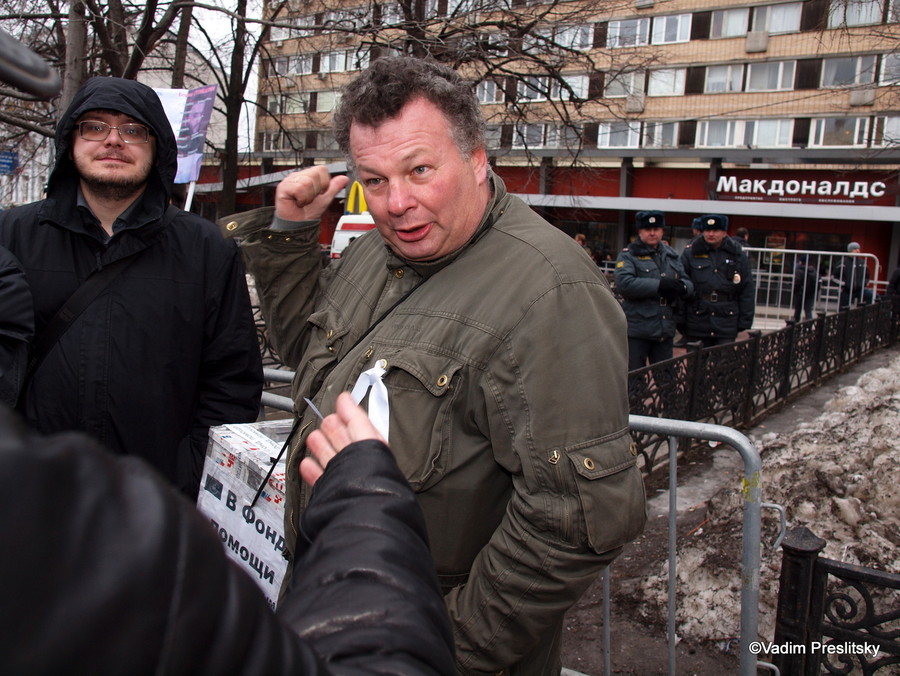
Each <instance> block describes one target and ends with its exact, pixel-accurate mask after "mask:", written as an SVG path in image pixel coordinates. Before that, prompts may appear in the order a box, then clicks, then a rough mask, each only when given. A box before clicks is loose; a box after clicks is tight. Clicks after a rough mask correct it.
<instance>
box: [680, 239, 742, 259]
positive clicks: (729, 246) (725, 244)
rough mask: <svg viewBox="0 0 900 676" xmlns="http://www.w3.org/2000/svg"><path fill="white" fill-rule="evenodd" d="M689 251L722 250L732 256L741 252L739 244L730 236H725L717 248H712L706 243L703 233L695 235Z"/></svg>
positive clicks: (703, 252)
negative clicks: (695, 237)
mask: <svg viewBox="0 0 900 676" xmlns="http://www.w3.org/2000/svg"><path fill="white" fill-rule="evenodd" d="M691 251H692V252H693V253H694V254H708V253H710V252H711V251H724V252H725V253H729V254H731V255H732V256H739V255H740V254H741V248H740V245H739V244H737V243H736V242H735V241H734V240H733V239H732V238H731V237H725V239H723V240H722V244H721V245H720V246H719V248H718V249H713V248H712V247H711V246H710V245H709V244H707V243H706V240H705V239H703V235H700V236H699V237H697V239H695V240H694V242H693V243H692V244H691Z"/></svg>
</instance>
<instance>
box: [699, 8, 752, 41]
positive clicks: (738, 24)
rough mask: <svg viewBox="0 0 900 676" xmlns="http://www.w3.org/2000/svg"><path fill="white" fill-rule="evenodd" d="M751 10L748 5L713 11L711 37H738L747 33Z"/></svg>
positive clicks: (710, 28)
mask: <svg viewBox="0 0 900 676" xmlns="http://www.w3.org/2000/svg"><path fill="white" fill-rule="evenodd" d="M748 17H749V10H748V9H747V8H746V7H742V8H739V9H720V10H717V11H715V12H713V13H712V22H711V24H710V27H709V37H711V38H736V37H740V36H741V35H746V34H747V19H748Z"/></svg>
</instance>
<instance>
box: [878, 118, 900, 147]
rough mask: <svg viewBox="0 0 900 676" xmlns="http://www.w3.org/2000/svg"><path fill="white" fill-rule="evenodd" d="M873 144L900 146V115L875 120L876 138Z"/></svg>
mask: <svg viewBox="0 0 900 676" xmlns="http://www.w3.org/2000/svg"><path fill="white" fill-rule="evenodd" d="M872 145H877V146H900V117H897V116H889V117H879V118H878V119H877V120H875V138H874V140H873V141H872Z"/></svg>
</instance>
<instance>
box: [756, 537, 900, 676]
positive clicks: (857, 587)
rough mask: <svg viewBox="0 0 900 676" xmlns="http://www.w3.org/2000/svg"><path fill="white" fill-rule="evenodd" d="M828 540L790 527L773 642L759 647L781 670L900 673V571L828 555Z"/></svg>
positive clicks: (870, 675) (791, 673)
mask: <svg viewBox="0 0 900 676" xmlns="http://www.w3.org/2000/svg"><path fill="white" fill-rule="evenodd" d="M825 545H826V542H825V540H822V539H821V538H819V537H817V536H816V535H815V534H814V533H812V532H811V531H810V530H809V529H807V528H805V527H800V528H796V529H791V530H789V531H788V534H787V536H786V537H785V538H784V541H783V542H782V545H781V546H782V551H783V556H782V564H781V577H780V580H779V592H778V611H777V614H776V619H775V640H774V641H773V643H772V644H771V645H769V646H766V645H762V644H760V646H759V647H760V649H761V650H762V651H764V652H767V653H771V654H772V662H773V663H774V664H775V665H776V666H777V667H778V669H779V672H780V673H781V674H782V676H814V675H815V674H861V675H862V676H876V675H878V676H881V675H882V674H883V675H884V676H888V674H897V673H900V627H898V622H900V605H898V600H900V575H897V574H895V573H888V572H884V571H880V570H875V569H872V568H863V567H860V566H855V565H850V564H847V563H842V562H840V561H834V560H832V559H827V558H825V557H822V556H820V555H819V554H820V552H821V551H822V550H823V549H824V548H825ZM755 652H760V650H757V651H755Z"/></svg>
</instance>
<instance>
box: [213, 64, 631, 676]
mask: <svg viewBox="0 0 900 676" xmlns="http://www.w3.org/2000/svg"><path fill="white" fill-rule="evenodd" d="M373 85H374V86H373ZM395 86H396V87H395ZM392 92H393V93H396V92H402V95H401V96H400V97H395V96H393V95H392ZM460 102H462V104H461V103H460ZM461 108H462V109H463V110H462V112H460V109H461ZM478 115H479V113H478V104H477V101H476V99H475V98H474V95H473V93H472V88H471V86H470V85H469V84H468V83H465V82H464V81H462V80H461V79H460V78H459V77H458V75H456V73H455V72H454V71H452V70H449V69H447V68H444V67H442V66H437V65H435V64H430V63H427V62H423V61H419V60H415V59H408V58H400V57H398V58H389V59H381V60H378V61H376V62H374V63H373V64H372V66H370V68H369V69H368V70H367V71H366V72H364V73H363V74H362V75H361V76H360V77H359V78H358V79H357V81H355V82H354V83H353V84H351V86H350V87H349V89H345V92H344V95H343V99H342V108H341V110H340V111H339V112H338V113H337V116H336V123H335V124H336V129H337V138H338V142H339V143H340V144H341V146H342V147H343V148H344V149H345V150H346V151H349V156H350V159H351V162H352V165H353V167H354V168H355V171H356V173H357V174H358V175H359V178H360V181H361V182H362V184H363V186H364V189H365V196H366V202H367V204H368V207H369V211H370V213H371V214H372V216H373V218H374V220H375V224H376V230H374V231H371V232H370V233H368V234H366V235H364V236H362V237H359V238H357V239H356V240H355V241H354V242H353V243H352V244H351V245H350V247H348V248H347V249H346V250H345V251H344V254H343V256H342V258H341V259H340V261H339V262H337V264H334V263H333V264H332V265H331V266H330V267H329V268H327V269H326V270H325V271H324V272H320V270H321V267H320V254H319V244H318V239H319V228H318V222H317V221H316V218H317V217H318V216H320V215H321V213H322V212H323V210H324V208H325V206H326V205H327V204H328V202H329V201H330V200H331V199H332V198H333V197H334V195H335V194H336V193H337V192H338V191H339V190H341V189H342V188H343V187H344V186H345V185H346V183H347V178H346V177H333V178H330V177H329V176H328V173H327V171H326V170H325V168H324V167H315V168H311V169H306V170H304V171H301V172H296V173H294V174H292V175H291V176H289V177H288V178H286V179H285V180H284V181H283V182H282V183H281V184H280V185H279V187H278V189H277V192H276V207H275V218H274V220H273V221H272V222H271V224H269V223H268V222H265V223H264V225H270V227H262V226H261V225H260V222H259V221H260V215H259V214H255V215H253V214H251V215H250V216H248V217H246V218H244V219H238V221H240V220H243V221H245V222H244V223H243V224H237V225H235V224H232V225H231V229H232V230H234V232H235V233H236V234H240V235H242V236H243V237H244V238H245V240H244V245H243V248H244V251H245V253H246V257H247V259H248V264H249V266H250V269H251V272H252V273H253V274H254V276H255V277H256V282H257V288H258V290H259V292H260V296H261V298H262V305H263V313H264V315H265V317H266V320H267V322H268V327H269V330H270V332H271V336H272V339H273V342H274V344H275V347H276V349H277V351H278V353H279V354H280V356H281V357H282V359H283V361H284V362H285V364H287V365H288V366H290V367H292V368H294V369H296V371H297V374H296V377H295V380H294V385H293V387H294V401H295V407H296V413H297V415H298V417H299V418H300V420H301V427H300V430H301V433H300V434H298V439H297V442H296V443H295V444H294V447H293V449H292V451H291V454H290V457H289V459H288V464H287V466H288V504H287V518H286V522H287V523H288V524H290V523H294V519H293V517H292V514H293V513H294V512H295V511H296V510H298V509H302V506H303V504H304V501H305V500H306V499H307V497H306V496H303V495H301V493H300V491H301V483H302V482H301V481H300V480H299V476H298V470H297V464H298V462H299V460H300V458H302V457H303V455H305V454H306V450H305V444H304V440H305V438H306V436H307V435H308V433H309V431H311V430H312V429H313V428H314V427H315V426H316V425H317V424H318V417H317V415H316V413H315V412H314V411H313V410H312V407H310V406H307V404H306V403H305V401H304V400H305V399H306V398H308V399H309V400H310V401H312V403H313V404H314V406H315V407H316V408H318V409H319V410H320V411H321V412H322V413H323V414H325V415H327V414H329V413H331V412H333V411H334V405H335V399H336V397H337V395H338V393H340V392H342V391H345V390H354V394H355V395H356V397H357V398H364V401H363V403H364V404H366V405H367V407H368V411H369V415H370V417H371V418H372V419H373V422H375V423H376V427H379V429H380V430H381V432H382V434H383V435H384V436H385V437H386V438H388V440H389V442H390V444H391V448H392V449H393V451H394V454H395V455H396V457H397V461H398V463H399V465H400V468H401V469H402V470H403V472H404V474H405V476H406V477H407V479H408V480H409V482H410V484H411V485H412V487H413V489H414V490H415V492H416V494H417V496H418V499H419V502H420V504H421V506H422V508H423V511H424V513H425V518H426V523H427V527H428V535H429V539H430V546H431V550H432V553H433V555H434V558H435V561H436V566H437V572H438V575H439V578H440V580H441V583H442V585H443V587H444V590H445V593H446V602H447V606H448V609H449V611H450V615H451V619H452V622H453V625H454V634H455V644H456V659H457V670H458V672H459V673H461V674H480V673H498V672H500V671H503V673H504V674H534V675H543V674H554V673H555V674H558V673H559V672H560V662H559V640H560V632H561V626H562V619H563V615H564V613H565V612H566V610H567V609H568V608H569V607H570V606H571V605H572V604H573V603H574V602H575V601H576V600H577V599H578V598H579V596H580V595H581V594H582V593H583V592H584V591H585V589H586V588H587V587H588V586H589V585H590V584H591V582H593V580H594V579H595V578H596V576H597V574H598V573H599V572H600V570H601V569H602V568H603V567H604V566H606V565H607V564H609V562H610V561H612V560H613V559H614V558H615V557H616V556H617V555H618V554H619V553H620V551H621V548H622V547H623V545H625V544H626V543H627V542H629V541H630V540H632V539H633V538H635V537H636V536H637V535H638V534H639V533H640V532H641V530H642V528H643V525H644V521H645V497H644V492H643V483H642V480H641V477H640V473H639V470H638V469H637V468H636V465H635V452H634V450H633V446H632V444H631V442H630V436H629V433H628V402H627V385H626V375H627V369H626V361H627V360H626V327H625V319H624V316H623V313H622V311H621V309H620V307H619V304H618V303H617V302H616V300H615V298H614V297H613V295H612V293H611V291H610V289H609V285H608V284H607V282H606V280H605V278H604V277H603V275H602V274H600V273H599V271H598V268H597V266H596V265H595V264H594V262H593V261H592V260H591V259H590V258H589V257H588V256H585V255H584V252H583V251H581V250H580V249H579V248H578V246H577V245H576V244H575V243H574V241H573V240H572V239H571V238H569V237H567V236H566V235H565V234H564V233H562V232H561V231H559V230H557V229H556V228H554V227H553V226H551V225H549V224H548V223H547V222H546V221H544V220H542V219H541V218H540V217H538V216H537V215H536V214H535V213H534V212H533V211H532V210H531V209H530V208H529V207H528V206H527V205H526V204H524V203H523V202H522V201H521V200H519V199H517V198H515V197H512V196H510V195H508V194H507V193H506V190H505V187H504V185H503V183H502V181H500V179H499V178H497V177H496V176H494V175H493V174H492V172H491V171H490V169H489V167H488V164H487V159H486V153H485V147H484V138H483V131H482V129H483V127H482V123H481V121H480V118H479V117H478ZM262 218H263V219H265V218H266V216H265V215H263V216H262ZM226 227H228V226H226ZM295 537H296V534H295V533H292V532H288V534H287V540H288V550H290V549H292V548H293V539H294V538H295Z"/></svg>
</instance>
